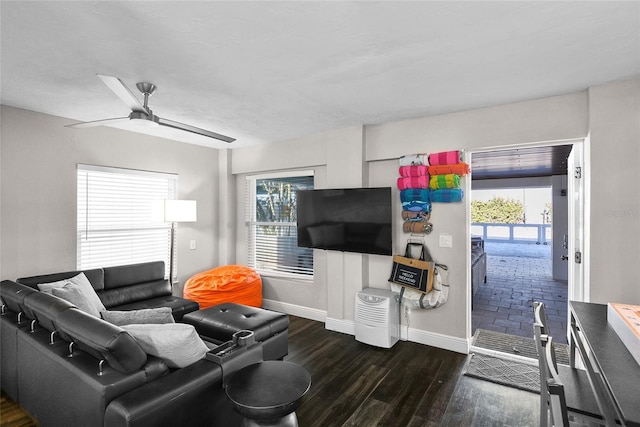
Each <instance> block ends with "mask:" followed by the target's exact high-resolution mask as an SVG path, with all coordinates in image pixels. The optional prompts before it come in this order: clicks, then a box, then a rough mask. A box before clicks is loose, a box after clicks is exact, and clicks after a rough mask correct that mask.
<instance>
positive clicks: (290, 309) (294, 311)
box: [262, 299, 327, 323]
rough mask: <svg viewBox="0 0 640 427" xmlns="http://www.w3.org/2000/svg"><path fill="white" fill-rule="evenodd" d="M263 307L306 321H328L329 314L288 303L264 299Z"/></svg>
mask: <svg viewBox="0 0 640 427" xmlns="http://www.w3.org/2000/svg"><path fill="white" fill-rule="evenodd" d="M262 306H263V307H264V308H266V309H268V310H273V311H279V312H280V313H286V314H290V315H292V316H298V317H303V318H305V319H310V320H315V321H317V322H323V323H324V322H325V321H326V319H327V312H326V311H324V310H318V309H316V308H309V307H303V306H301V305H295V304H289V303H286V302H280V301H274V300H269V299H263V300H262Z"/></svg>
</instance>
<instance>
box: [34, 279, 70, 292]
mask: <svg viewBox="0 0 640 427" xmlns="http://www.w3.org/2000/svg"><path fill="white" fill-rule="evenodd" d="M67 283H69V281H68V280H67V279H64V280H58V281H57V282H49V283H38V285H37V286H38V289H39V290H40V292H44V293H45V294H50V295H53V293H52V292H51V290H52V289H53V288H61V287H63V286H64V285H66V284H67Z"/></svg>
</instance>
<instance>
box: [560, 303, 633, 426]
mask: <svg viewBox="0 0 640 427" xmlns="http://www.w3.org/2000/svg"><path fill="white" fill-rule="evenodd" d="M569 308H570V312H571V340H570V341H571V342H570V352H571V364H572V366H574V364H575V360H576V359H575V353H576V351H575V350H576V348H577V349H578V352H579V353H580V356H581V358H582V360H583V362H584V364H585V366H586V367H587V374H588V375H589V377H590V383H591V386H592V388H593V389H594V390H593V392H594V394H596V396H598V395H599V396H600V397H601V398H603V399H604V400H605V404H606V405H607V407H608V408H609V410H610V411H611V412H610V416H611V414H614V415H613V416H614V417H615V418H616V419H617V420H618V423H619V424H621V425H623V426H629V427H640V365H638V363H637V362H636V361H635V359H634V358H633V356H631V353H630V352H629V350H628V349H627V347H626V346H625V345H624V343H623V342H622V341H621V340H620V338H619V337H618V334H616V332H615V331H614V330H613V328H611V326H609V324H608V323H607V306H606V305H605V304H592V303H584V302H577V301H571V302H570V303H569ZM578 340H580V342H577V341H578ZM589 365H591V368H593V369H590V367H589ZM606 412H607V410H606V409H605V415H606ZM609 425H611V424H609Z"/></svg>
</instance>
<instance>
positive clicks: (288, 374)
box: [226, 360, 311, 427]
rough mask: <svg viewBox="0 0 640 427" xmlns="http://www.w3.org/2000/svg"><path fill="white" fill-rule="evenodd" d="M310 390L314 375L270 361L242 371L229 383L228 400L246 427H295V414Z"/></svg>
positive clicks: (296, 422)
mask: <svg viewBox="0 0 640 427" xmlns="http://www.w3.org/2000/svg"><path fill="white" fill-rule="evenodd" d="M309 387H311V375H309V373H308V372H307V371H306V370H305V369H304V368H303V367H301V366H299V365H296V364H295V363H291V362H285V361H280V360H268V361H264V362H261V363H256V364H254V365H249V366H247V367H246V368H242V369H241V370H239V371H238V372H236V373H235V374H233V376H232V377H231V378H230V379H229V381H228V382H227V388H226V392H227V397H229V400H231V402H232V404H233V406H234V408H235V409H236V411H238V412H239V413H240V414H241V415H242V416H244V424H243V425H244V426H282V427H284V426H287V427H296V426H297V425H298V418H297V417H296V413H295V410H296V409H297V408H298V405H299V404H300V399H301V398H302V396H304V395H305V394H306V393H307V391H309Z"/></svg>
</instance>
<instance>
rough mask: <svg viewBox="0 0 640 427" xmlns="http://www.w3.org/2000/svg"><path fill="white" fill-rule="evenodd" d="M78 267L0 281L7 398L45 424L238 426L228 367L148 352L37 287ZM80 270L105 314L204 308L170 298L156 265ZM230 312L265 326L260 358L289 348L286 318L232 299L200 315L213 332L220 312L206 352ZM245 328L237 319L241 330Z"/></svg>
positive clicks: (221, 337)
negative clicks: (227, 386) (179, 361)
mask: <svg viewBox="0 0 640 427" xmlns="http://www.w3.org/2000/svg"><path fill="white" fill-rule="evenodd" d="M78 273H79V272H65V273H56V274H52V275H46V276H37V277H30V278H22V279H18V281H17V282H13V281H9V280H5V281H2V282H1V283H0V296H1V297H2V304H3V306H2V313H3V314H2V316H1V317H0V326H1V330H0V338H1V341H2V342H1V345H2V351H1V354H0V360H1V366H0V380H1V383H2V389H3V390H4V391H5V392H6V393H7V394H8V395H9V396H10V397H11V398H12V399H13V400H15V401H17V402H18V403H19V404H20V405H21V406H22V407H23V408H25V409H26V410H27V411H28V412H29V413H30V414H31V415H32V416H34V417H35V418H36V419H37V420H38V421H39V422H40V423H41V425H42V426H44V427H46V426H109V427H111V426H187V425H188V426H200V425H203V426H204V425H207V426H235V425H240V424H241V422H242V418H241V417H240V416H239V414H237V413H236V412H235V411H234V410H233V409H232V406H231V404H230V402H229V401H228V399H227V397H226V395H225V393H224V389H223V387H222V380H223V376H224V366H221V365H220V364H218V363H215V362H213V361H211V360H208V358H202V359H200V360H198V361H196V362H195V363H192V364H190V365H188V366H185V367H182V368H175V367H173V368H172V367H170V366H169V365H168V364H167V363H165V361H163V359H162V358H161V357H155V356H152V355H149V354H147V353H145V350H143V349H142V347H141V346H140V345H139V344H138V342H137V341H136V339H134V338H133V337H132V336H131V335H130V334H129V333H128V332H127V330H125V329H124V328H123V327H120V326H116V325H114V324H112V323H109V322H107V321H105V320H103V319H101V318H98V317H95V316H92V315H90V314H87V313H86V312H84V311H82V310H80V309H78V308H77V307H75V306H74V305H73V304H71V303H70V302H67V301H65V300H63V299H61V298H58V297H56V296H54V295H51V294H47V293H44V292H40V291H38V290H37V289H38V288H37V284H38V283H47V282H52V281H57V280H62V279H68V278H71V277H73V276H75V275H77V274H78ZM84 273H85V275H86V276H87V278H89V281H90V282H91V285H92V286H93V288H94V289H95V290H96V293H97V294H98V296H99V297H100V300H101V301H102V302H103V304H104V305H105V307H106V308H108V309H109V310H136V309H143V308H155V307H170V308H171V310H172V312H173V316H174V318H175V320H176V321H181V320H182V318H183V317H184V316H185V315H187V314H188V313H194V314H198V313H200V312H199V311H198V304H197V303H195V302H193V301H189V300H185V299H183V298H180V297H176V296H172V295H171V287H170V285H169V283H168V281H166V280H164V264H163V263H162V262H157V263H144V264H138V265H132V266H121V267H110V268H104V269H95V270H88V271H84ZM236 310H249V313H250V317H253V325H254V326H256V325H258V324H259V323H261V324H259V325H258V326H259V329H260V330H261V331H262V332H261V338H260V339H262V340H264V341H269V340H271V342H272V344H271V345H270V350H269V351H268V352H265V354H264V359H269V358H276V359H282V358H283V357H284V356H285V355H286V354H287V348H286V347H287V344H288V343H287V339H286V336H287V328H288V317H287V316H286V315H284V314H280V313H274V312H268V311H267V310H261V309H255V308H246V307H244V306H236V305H234V304H228V305H226V308H225V309H224V310H211V311H210V312H209V313H210V315H209V316H204V319H203V321H204V326H206V328H208V330H209V331H210V330H211V327H212V325H214V324H215V319H216V316H219V314H218V313H219V312H224V313H226V315H225V316H226V317H224V318H223V319H221V320H220V323H221V324H224V327H223V328H222V327H221V328H218V329H216V331H217V332H216V334H217V336H216V342H211V341H205V344H207V346H208V347H209V348H214V347H215V346H216V345H217V344H220V343H221V342H223V341H225V340H230V339H231V335H232V333H233V332H235V331H236V329H234V327H233V325H232V324H229V313H231V314H232V313H233V312H234V311H236ZM246 313H247V312H245V314H238V315H237V316H236V317H238V316H239V317H243V316H246ZM199 317H201V316H196V317H195V318H196V319H197V318H199ZM257 319H262V320H257ZM190 323H192V324H194V326H195V327H196V330H198V328H199V326H202V325H200V324H199V323H198V321H197V320H196V321H195V322H194V321H193V320H192V322H190ZM249 326H251V325H249ZM244 327H245V325H244V324H240V325H239V326H238V328H237V330H240V329H244ZM125 328H126V327H125ZM225 331H227V332H228V334H229V335H225V334H224V333H225ZM265 331H268V332H265ZM199 334H200V335H201V337H203V338H204V339H205V340H206V339H207V338H206V337H204V336H203V335H202V333H200V332H199ZM236 368H237V367H236Z"/></svg>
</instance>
